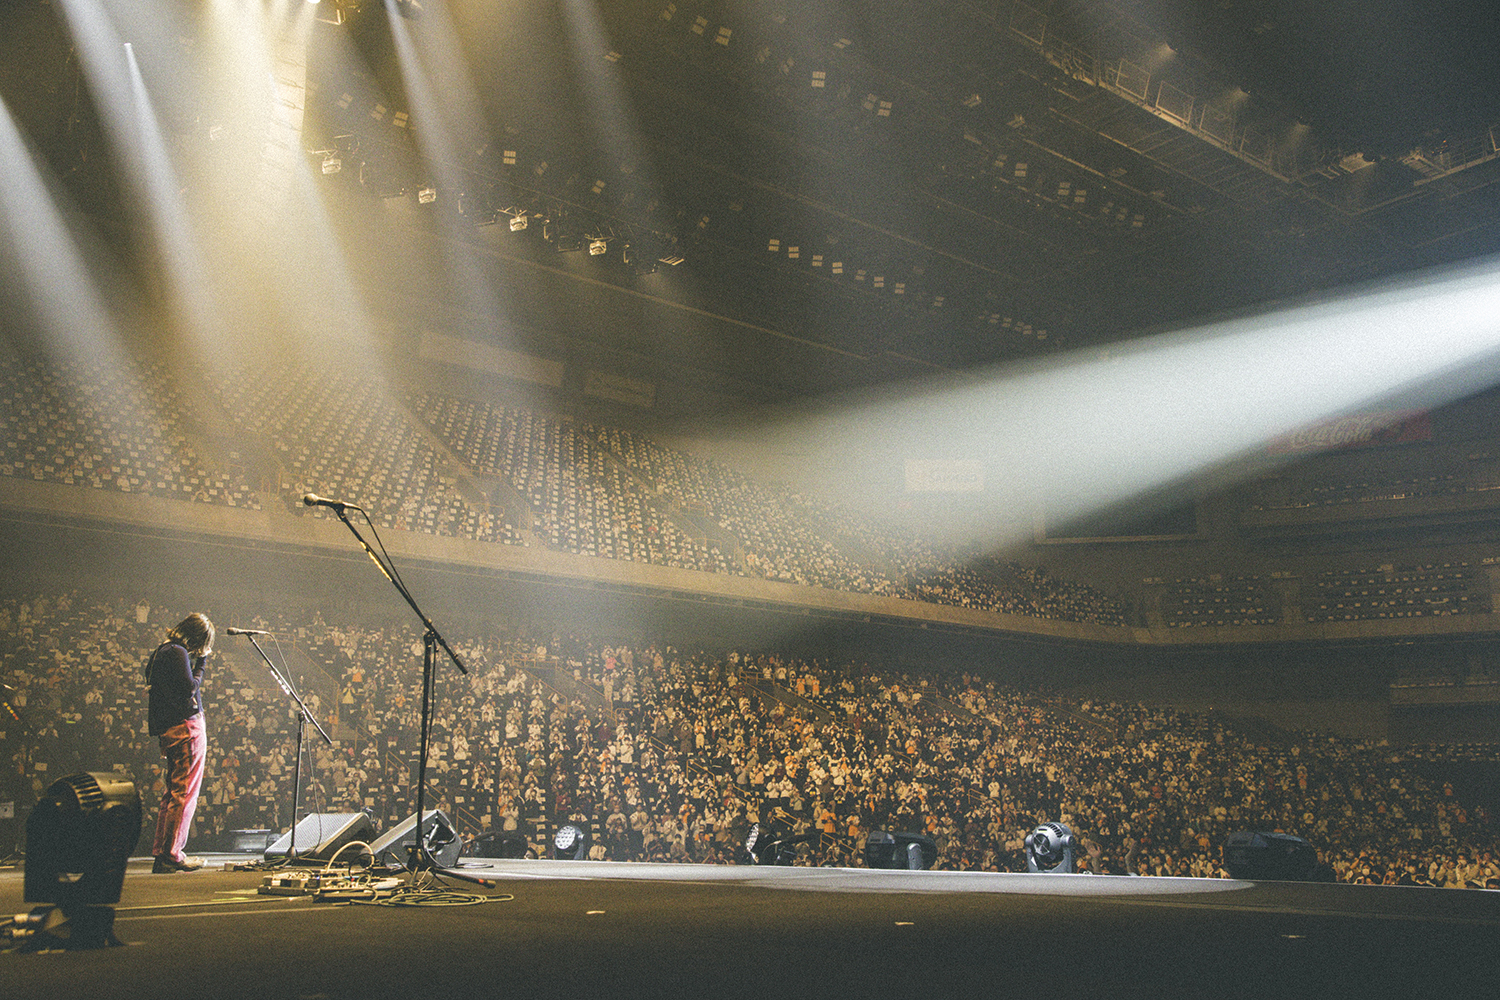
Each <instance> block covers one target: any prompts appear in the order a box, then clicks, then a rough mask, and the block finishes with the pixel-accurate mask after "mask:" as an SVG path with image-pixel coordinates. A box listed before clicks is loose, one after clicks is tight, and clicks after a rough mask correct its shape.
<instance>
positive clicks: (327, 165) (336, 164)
mask: <svg viewBox="0 0 1500 1000" xmlns="http://www.w3.org/2000/svg"><path fill="white" fill-rule="evenodd" d="M343 169H344V161H343V160H341V159H339V158H338V156H337V154H334V153H329V154H328V155H327V156H325V157H323V173H325V174H336V173H338V172H339V171H340V170H343Z"/></svg>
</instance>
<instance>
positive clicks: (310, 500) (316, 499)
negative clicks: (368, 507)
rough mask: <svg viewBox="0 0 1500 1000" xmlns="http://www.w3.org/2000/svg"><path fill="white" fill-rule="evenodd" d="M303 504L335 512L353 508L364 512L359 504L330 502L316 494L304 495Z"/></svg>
mask: <svg viewBox="0 0 1500 1000" xmlns="http://www.w3.org/2000/svg"><path fill="white" fill-rule="evenodd" d="M302 502H303V503H305V504H307V506H309V507H331V508H333V509H334V510H343V509H344V508H345V507H353V508H354V509H355V510H363V508H362V507H360V505H359V504H357V503H344V501H342V500H330V499H328V498H327V497H320V496H318V495H317V494H316V493H304V494H302Z"/></svg>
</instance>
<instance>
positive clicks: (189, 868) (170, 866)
mask: <svg viewBox="0 0 1500 1000" xmlns="http://www.w3.org/2000/svg"><path fill="white" fill-rule="evenodd" d="M202 867H203V859H202V858H195V857H192V856H190V855H186V854H184V855H183V856H182V860H181V861H174V860H173V859H172V858H170V857H168V856H167V855H165V854H163V855H161V856H160V857H158V858H157V859H156V864H154V865H152V866H151V874H153V875H165V874H166V873H168V872H195V871H197V870H198V869H199V868H202Z"/></svg>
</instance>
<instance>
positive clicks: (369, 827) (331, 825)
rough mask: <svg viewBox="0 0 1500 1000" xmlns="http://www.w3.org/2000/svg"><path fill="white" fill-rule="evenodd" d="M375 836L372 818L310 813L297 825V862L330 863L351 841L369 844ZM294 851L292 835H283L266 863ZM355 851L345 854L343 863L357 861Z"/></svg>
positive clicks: (347, 814) (353, 814) (271, 850)
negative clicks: (329, 860) (328, 861)
mask: <svg viewBox="0 0 1500 1000" xmlns="http://www.w3.org/2000/svg"><path fill="white" fill-rule="evenodd" d="M374 836H375V824H374V823H372V822H370V817H369V816H367V815H365V814H364V813H362V812H358V813H311V814H309V815H308V816H305V817H303V820H302V822H300V823H298V824H297V860H299V861H327V860H328V859H329V858H331V857H333V856H334V854H336V853H337V852H338V849H339V848H341V847H343V846H344V845H345V844H348V843H350V842H351V841H355V840H361V841H364V842H365V843H369V842H370V838H372V837H374ZM291 849H292V835H291V833H283V834H282V835H281V836H280V837H278V838H277V839H276V842H275V843H274V844H272V845H271V846H270V847H267V848H266V860H268V861H269V860H270V859H271V858H284V857H286V856H287V854H288V853H289V852H290V851H291ZM356 853H357V852H355V851H345V852H344V857H343V859H341V860H349V861H354V860H356V857H352V856H351V855H356Z"/></svg>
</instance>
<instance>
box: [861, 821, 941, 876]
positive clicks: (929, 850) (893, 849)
mask: <svg viewBox="0 0 1500 1000" xmlns="http://www.w3.org/2000/svg"><path fill="white" fill-rule="evenodd" d="M937 856H938V849H937V841H935V840H933V839H932V838H931V837H929V836H927V835H926V834H925V833H892V832H887V831H884V830H871V831H870V834H869V836H867V837H866V838H865V865H866V866H868V867H870V868H905V869H907V870H908V871H926V870H927V869H929V868H931V867H932V866H933V865H934V864H935V863H936V862H937Z"/></svg>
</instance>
